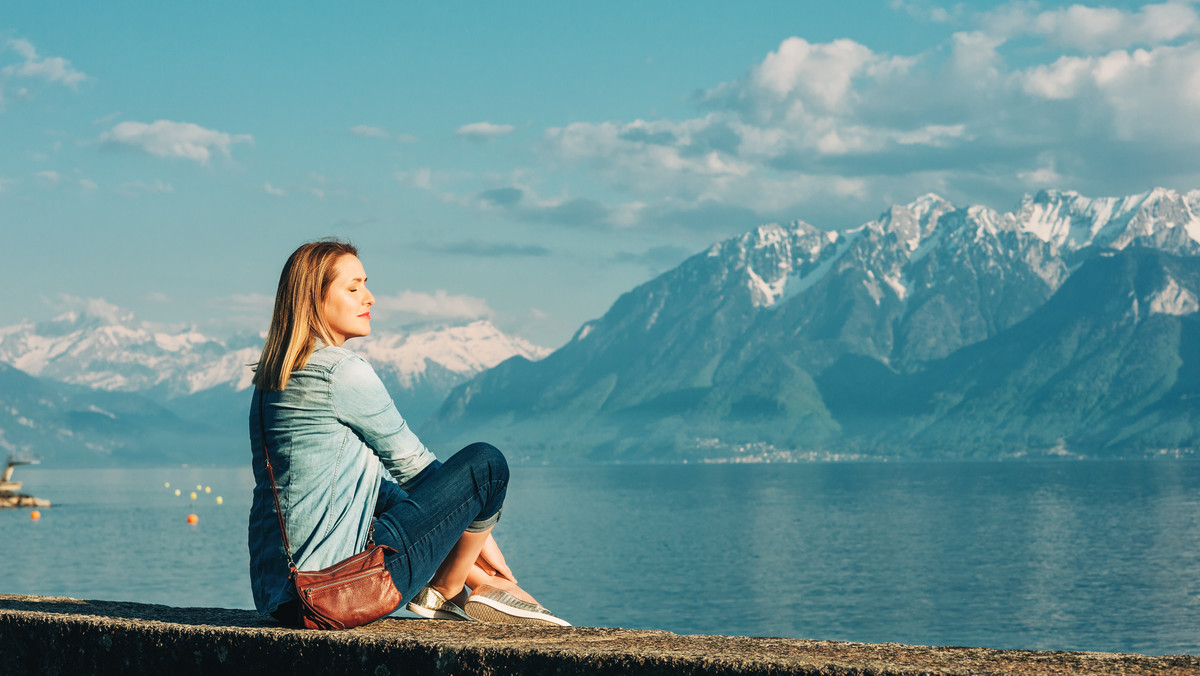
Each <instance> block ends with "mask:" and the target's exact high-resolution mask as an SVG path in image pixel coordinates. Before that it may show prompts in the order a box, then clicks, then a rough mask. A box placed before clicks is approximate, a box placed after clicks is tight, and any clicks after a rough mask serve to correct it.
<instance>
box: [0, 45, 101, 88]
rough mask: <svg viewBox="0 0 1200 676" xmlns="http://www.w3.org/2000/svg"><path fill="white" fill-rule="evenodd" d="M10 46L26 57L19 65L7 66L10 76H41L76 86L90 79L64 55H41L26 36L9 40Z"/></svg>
mask: <svg viewBox="0 0 1200 676" xmlns="http://www.w3.org/2000/svg"><path fill="white" fill-rule="evenodd" d="M8 47H9V48H10V49H12V50H13V51H14V52H16V53H18V54H20V55H21V57H22V58H23V59H24V62H22V63H21V64H19V65H12V66H6V67H5V68H4V69H3V71H0V72H3V74H4V75H6V76H9V77H31V78H40V79H43V80H46V81H47V82H61V83H62V84H65V85H67V86H69V87H75V86H76V85H78V84H79V83H80V82H83V81H84V80H87V79H88V76H87V75H85V74H84V73H82V72H80V71H78V70H75V69H74V68H72V67H71V62H70V61H67V60H66V59H64V58H62V57H57V56H55V57H40V56H38V53H37V49H36V48H35V47H34V46H33V43H31V42H30V41H28V40H26V39H24V38H15V39H10V40H9V41H8Z"/></svg>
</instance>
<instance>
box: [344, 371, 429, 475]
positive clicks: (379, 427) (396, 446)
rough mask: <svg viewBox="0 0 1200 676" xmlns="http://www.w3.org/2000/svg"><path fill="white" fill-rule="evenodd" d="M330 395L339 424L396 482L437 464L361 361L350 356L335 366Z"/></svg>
mask: <svg viewBox="0 0 1200 676" xmlns="http://www.w3.org/2000/svg"><path fill="white" fill-rule="evenodd" d="M330 391H331V394H332V399H333V408H334V413H335V414H336V415H337V417H338V420H341V421H342V422H344V423H345V424H347V425H349V426H350V427H351V428H353V429H354V431H355V432H357V433H358V434H359V435H360V436H361V437H362V438H363V441H365V442H367V445H368V446H370V447H371V449H372V450H374V451H375V454H376V455H378V456H379V460H380V462H382V463H383V466H384V467H386V468H387V470H388V472H389V473H390V474H391V475H392V476H393V477H394V478H395V479H396V481H398V482H400V483H403V482H405V481H407V480H408V479H410V478H412V477H414V476H416V475H417V474H418V473H419V472H420V471H421V470H423V469H425V467H426V466H428V465H429V464H430V463H431V462H434V461H435V460H436V458H435V457H434V455H433V453H431V452H430V451H429V449H428V448H425V444H423V443H421V440H420V439H418V438H417V435H416V434H414V433H413V431H412V429H411V428H410V427H409V426H408V423H407V422H405V420H404V418H403V417H402V416H401V415H400V412H399V411H397V410H396V405H395V404H394V403H393V402H392V398H391V396H390V395H389V394H388V392H387V388H385V387H384V386H383V382H382V381H380V380H379V376H377V375H375V371H374V369H372V368H371V365H370V364H368V363H367V362H366V360H364V359H363V358H362V357H359V356H358V355H353V356H350V357H347V358H346V359H344V360H342V361H341V362H339V363H338V365H337V366H336V367H335V368H334V370H333V375H332V379H331V381H330Z"/></svg>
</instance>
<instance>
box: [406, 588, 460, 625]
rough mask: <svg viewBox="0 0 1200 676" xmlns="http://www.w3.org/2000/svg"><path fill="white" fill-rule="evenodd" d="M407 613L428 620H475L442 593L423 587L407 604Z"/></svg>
mask: <svg viewBox="0 0 1200 676" xmlns="http://www.w3.org/2000/svg"><path fill="white" fill-rule="evenodd" d="M407 607H408V611H409V612H411V613H416V614H417V615H420V616H421V617H424V618H427V619H430V620H462V621H464V622H474V621H475V619H474V618H472V617H471V616H470V615H467V614H466V613H465V612H463V609H462V608H459V607H458V606H456V605H454V602H453V601H449V600H447V599H446V597H445V596H442V593H441V592H439V591H438V590H436V589H434V588H433V587H425V588H424V589H422V590H421V591H419V592H417V595H416V596H414V597H413V600H411V601H409V602H408V606H407Z"/></svg>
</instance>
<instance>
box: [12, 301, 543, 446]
mask: <svg viewBox="0 0 1200 676" xmlns="http://www.w3.org/2000/svg"><path fill="white" fill-rule="evenodd" d="M355 342H356V345H354V346H353V347H354V349H355V350H356V351H358V352H359V353H361V354H363V355H364V356H365V357H366V358H367V359H368V360H369V361H370V362H371V364H372V365H373V366H374V368H375V370H376V372H377V373H378V374H379V376H380V378H381V379H382V380H383V381H384V384H385V385H386V386H387V388H388V391H389V392H390V393H391V394H392V396H393V398H394V399H395V400H396V403H397V406H398V407H399V408H400V410H401V411H404V412H405V415H406V416H408V417H409V418H411V419H413V420H421V419H423V418H424V417H426V416H427V415H428V414H429V413H430V412H431V411H432V410H433V409H434V408H435V407H436V406H437V405H438V404H439V403H440V402H441V401H442V400H443V399H444V398H445V396H446V394H447V393H448V392H449V390H450V389H451V388H452V387H453V386H455V385H457V384H460V383H462V382H465V381H466V380H468V379H469V378H470V377H472V376H474V375H476V374H477V373H479V372H481V371H483V370H485V369H487V368H489V367H491V366H495V365H496V364H498V363H500V362H501V361H504V360H505V359H508V358H510V357H512V356H516V355H520V356H521V357H522V358H525V359H533V360H536V359H538V358H540V357H542V356H544V355H545V354H546V353H548V352H549V351H548V350H547V349H545V348H543V347H539V346H536V345H533V344H532V343H529V342H528V341H526V340H524V339H521V338H519V337H516V336H510V335H506V334H504V333H503V332H501V331H500V330H499V329H497V328H496V327H495V326H494V325H492V324H491V323H490V322H488V321H483V320H480V321H475V322H471V323H469V324H465V325H459V326H438V327H426V328H418V329H414V330H410V331H405V332H397V333H384V334H383V335H377V336H370V337H367V338H363V339H359V340H356V341H355ZM261 351H262V338H261V337H260V336H253V335H251V336H239V337H235V338H233V339H231V340H226V341H221V340H216V339H214V338H210V337H207V336H205V335H203V334H201V333H199V332H198V331H196V330H194V329H183V330H174V331H172V330H164V329H153V328H150V327H148V326H147V325H145V324H143V323H140V322H138V321H136V319H135V318H134V317H133V315H132V314H130V313H127V312H120V311H117V310H115V309H114V308H112V307H111V306H107V307H103V308H100V311H98V312H93V313H88V312H71V313H67V314H64V315H62V316H60V317H58V318H56V319H54V320H51V321H47V322H40V323H34V322H22V323H20V324H16V325H13V326H9V327H4V328H0V449H4V450H5V451H7V452H9V453H17V454H24V455H33V456H37V457H40V458H41V459H43V460H44V461H47V462H50V461H55V460H63V461H69V462H70V463H71V464H83V465H95V464H125V463H141V464H147V463H148V464H176V463H193V464H229V463H234V462H240V461H242V460H244V457H245V450H246V429H247V427H246V426H247V422H246V413H247V410H248V402H249V391H248V390H249V388H250V386H251V378H252V375H253V372H252V370H251V367H250V365H251V364H252V363H254V362H255V361H257V359H258V356H259V354H260V353H261Z"/></svg>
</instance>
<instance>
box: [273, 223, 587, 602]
mask: <svg viewBox="0 0 1200 676" xmlns="http://www.w3.org/2000/svg"><path fill="white" fill-rule="evenodd" d="M366 281H367V275H366V272H365V271H364V270H363V266H362V262H361V261H359V259H358V251H357V249H355V248H354V246H353V245H351V244H349V243H346V242H341V241H338V240H322V241H317V242H310V243H308V244H304V245H302V246H301V247H300V248H298V249H296V251H295V252H293V253H292V255H291V257H290V258H288V261H287V264H286V265H284V268H283V273H282V274H281V275H280V277H279V287H278V290H277V291H276V295H275V310H274V312H273V314H272V315H271V325H270V328H269V329H268V331H267V339H266V345H265V346H264V347H263V352H262V357H261V359H260V360H259V362H258V364H257V367H256V369H255V373H254V385H255V393H254V398H253V400H252V403H251V405H250V446H251V449H252V451H253V457H254V480H255V487H254V501H253V504H252V506H251V508H250V529H249V544H250V584H251V587H252V588H253V592H254V603H255V606H257V608H258V610H259V612H262V613H264V614H268V613H269V614H271V615H273V616H274V617H275V618H276V619H278V620H279V621H280V622H282V623H284V624H288V625H296V624H297V622H298V621H299V620H298V616H299V613H298V610H299V604H298V602H297V601H296V598H295V589H294V587H293V585H292V584H291V582H290V580H289V579H288V564H287V557H286V555H285V554H284V551H283V547H284V545H283V536H282V534H281V532H280V527H279V520H278V517H277V516H276V510H275V502H274V499H273V498H272V494H271V480H270V478H269V476H268V473H267V469H266V463H265V458H264V454H263V443H264V441H265V442H266V444H267V448H268V450H269V452H270V456H271V464H272V467H273V468H274V472H275V484H276V487H277V489H278V492H279V500H280V505H281V507H282V510H283V513H284V521H285V524H286V527H287V533H288V541H289V542H290V545H291V549H292V551H291V552H290V553H291V556H292V558H293V560H294V561H295V563H296V566H297V567H298V568H299V569H300V570H318V569H321V568H325V567H327V566H329V565H332V564H334V563H336V562H338V561H341V560H342V559H345V558H347V557H349V556H352V555H354V554H356V553H358V552H361V551H362V550H363V548H364V547H365V546H366V542H367V541H368V539H370V538H372V537H373V539H374V542H375V543H376V544H379V545H386V546H388V547H391V548H393V549H394V550H395V553H394V554H389V555H387V557H386V567H387V570H388V573H389V574H390V575H391V577H392V581H393V582H394V583H395V585H396V589H398V590H399V591H400V594H401V596H402V598H403V599H405V600H407V601H408V609H409V610H410V611H412V612H414V613H416V614H418V615H421V616H422V617H428V618H434V619H454V620H482V621H493V622H515V623H528V624H555V625H562V626H569V625H568V624H567V623H566V622H565V621H563V620H561V619H559V618H558V617H555V616H554V615H553V614H552V613H550V611H548V610H546V609H545V608H543V607H542V606H540V605H538V604H537V602H536V601H535V600H534V599H533V597H531V596H529V594H527V593H526V592H525V591H524V590H522V589H521V588H520V587H518V586H517V584H516V578H515V577H514V576H513V574H512V571H511V570H509V568H508V566H507V565H506V564H505V562H504V556H503V554H501V552H500V548H499V547H498V546H497V545H496V541H495V539H494V538H493V537H492V535H491V531H492V527H493V526H494V525H495V523H496V521H497V520H498V519H499V518H500V507H501V506H502V504H503V502H504V495H505V490H506V488H507V484H508V465H507V463H506V462H505V460H504V456H503V455H501V454H500V452H499V451H498V450H496V449H495V448H494V447H492V446H491V445H489V444H484V443H476V444H472V445H470V446H467V447H466V448H464V449H462V450H461V451H459V452H458V453H456V454H455V455H454V456H452V457H451V458H450V459H449V460H447V461H446V462H445V463H444V464H443V463H440V462H438V460H437V459H436V458H435V457H434V455H433V454H432V453H431V452H430V451H429V450H428V449H427V448H425V446H424V445H423V444H422V443H421V442H420V440H418V439H417V437H416V435H415V434H413V432H412V430H411V429H410V428H409V427H408V425H407V424H406V423H405V421H404V419H403V418H402V417H401V416H400V413H399V412H398V411H397V410H396V406H395V405H394V404H393V403H392V400H391V398H390V397H389V396H388V393H387V390H385V389H384V387H383V383H382V382H380V380H379V377H378V376H376V375H375V372H374V371H373V370H372V369H371V367H370V366H369V365H368V364H367V362H366V361H364V360H363V359H362V358H361V357H359V356H358V355H356V354H354V353H353V352H351V351H349V350H347V349H345V348H343V347H342V345H343V344H344V343H345V342H346V341H347V340H349V339H350V338H355V337H358V336H366V335H368V334H369V333H371V306H372V305H373V304H374V303H375V298H374V296H372V295H371V292H370V291H368V290H367V286H366ZM264 437H265V439H264ZM385 470H386V472H385ZM472 590H473V593H472Z"/></svg>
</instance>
